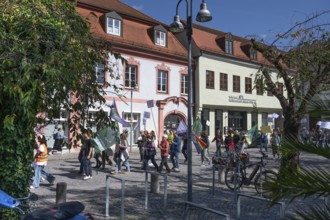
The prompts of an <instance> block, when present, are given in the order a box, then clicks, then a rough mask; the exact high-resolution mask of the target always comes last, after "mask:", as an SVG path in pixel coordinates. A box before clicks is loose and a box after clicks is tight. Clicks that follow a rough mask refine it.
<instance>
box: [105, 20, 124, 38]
mask: <svg viewBox="0 0 330 220" xmlns="http://www.w3.org/2000/svg"><path fill="white" fill-rule="evenodd" d="M107 23H108V28H107V33H108V34H113V35H117V36H120V35H121V20H119V19H115V18H111V17H108V22H107Z"/></svg>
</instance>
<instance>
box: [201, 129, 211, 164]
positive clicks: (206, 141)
mask: <svg viewBox="0 0 330 220" xmlns="http://www.w3.org/2000/svg"><path fill="white" fill-rule="evenodd" d="M201 139H202V141H203V142H204V143H205V144H206V147H205V148H203V149H202V151H201V161H202V164H201V165H202V166H205V163H204V161H205V160H206V161H207V162H208V163H209V165H210V164H211V160H210V158H209V157H208V156H207V155H206V154H205V152H206V151H207V149H208V148H209V146H210V141H209V137H208V136H207V134H206V130H203V131H202V133H201Z"/></svg>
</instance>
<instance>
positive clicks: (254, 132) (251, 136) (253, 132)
mask: <svg viewBox="0 0 330 220" xmlns="http://www.w3.org/2000/svg"><path fill="white" fill-rule="evenodd" d="M257 138H258V124H256V125H254V126H253V127H252V128H251V129H250V130H248V131H247V132H246V141H247V142H248V144H252V143H254V142H255V141H256V139H257Z"/></svg>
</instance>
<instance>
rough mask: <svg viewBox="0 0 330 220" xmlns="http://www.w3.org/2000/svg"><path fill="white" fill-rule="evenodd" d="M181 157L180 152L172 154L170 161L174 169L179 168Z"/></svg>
mask: <svg viewBox="0 0 330 220" xmlns="http://www.w3.org/2000/svg"><path fill="white" fill-rule="evenodd" d="M179 155H180V152H171V154H170V159H171V161H172V164H173V167H174V168H179Z"/></svg>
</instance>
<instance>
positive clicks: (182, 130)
mask: <svg viewBox="0 0 330 220" xmlns="http://www.w3.org/2000/svg"><path fill="white" fill-rule="evenodd" d="M187 129H188V127H187V125H186V123H185V122H184V121H183V120H182V119H181V121H180V123H179V126H178V127H177V129H176V133H177V134H178V135H183V134H185V133H186V132H187Z"/></svg>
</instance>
